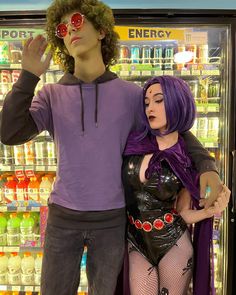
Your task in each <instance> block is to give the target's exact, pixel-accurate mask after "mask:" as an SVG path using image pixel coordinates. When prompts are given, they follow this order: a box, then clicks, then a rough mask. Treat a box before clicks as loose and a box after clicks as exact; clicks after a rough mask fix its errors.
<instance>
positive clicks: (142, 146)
mask: <svg viewBox="0 0 236 295" xmlns="http://www.w3.org/2000/svg"><path fill="white" fill-rule="evenodd" d="M143 107H144V117H143V119H144V124H145V131H144V132H143V133H136V134H134V133H133V134H131V135H130V137H129V140H128V143H127V146H126V150H125V158H124V164H123V182H124V187H125V195H126V202H127V210H128V217H129V226H128V242H129V278H130V281H129V283H130V292H131V294H132V295H141V294H142V295H157V294H158V295H159V294H161V295H168V294H169V295H183V294H187V290H188V288H189V283H190V280H191V278H192V273H193V258H194V294H199V295H200V294H201V295H204V294H206V295H209V294H210V284H209V282H210V267H209V258H210V246H211V230H212V217H213V215H214V214H216V213H219V212H221V211H223V210H224V209H225V208H226V206H227V204H228V201H229V195H230V191H229V190H228V188H227V187H226V186H222V192H221V193H220V194H219V196H218V199H217V201H215V203H214V204H213V205H212V206H211V207H210V208H208V209H206V208H204V209H201V208H200V207H199V198H200V192H199V183H198V182H199V177H198V175H197V173H196V170H195V169H194V166H193V164H192V162H191V159H190V157H189V156H188V154H187V152H186V147H185V143H184V140H183V138H182V137H181V133H183V132H185V131H187V130H189V129H190V128H191V127H192V125H193V123H194V120H195V116H196V108H195V102H194V98H193V96H192V94H191V91H190V89H189V87H188V85H187V83H186V82H184V81H183V80H181V79H179V78H175V77H172V76H160V77H154V78H152V79H150V80H148V81H147V83H146V84H145V86H144V101H143ZM191 208H194V209H198V210H194V209H191ZM192 223H196V225H195V227H194V232H195V237H194V244H195V245H196V252H195V255H194V256H193V246H192V242H191V237H190V232H189V229H188V226H187V224H192ZM199 245H200V246H201V252H199V251H197V248H198V246H199ZM202 262H203V263H204V265H205V267H204V268H203V264H202ZM198 282H199V284H198Z"/></svg>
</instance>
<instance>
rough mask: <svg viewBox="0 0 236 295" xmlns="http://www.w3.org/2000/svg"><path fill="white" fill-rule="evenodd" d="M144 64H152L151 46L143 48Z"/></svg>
mask: <svg viewBox="0 0 236 295" xmlns="http://www.w3.org/2000/svg"><path fill="white" fill-rule="evenodd" d="M142 63H143V64H150V63H151V46H149V45H143V47H142Z"/></svg>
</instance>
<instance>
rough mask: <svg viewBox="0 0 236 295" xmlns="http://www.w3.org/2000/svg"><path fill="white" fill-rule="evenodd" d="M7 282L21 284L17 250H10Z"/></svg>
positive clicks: (19, 259)
mask: <svg viewBox="0 0 236 295" xmlns="http://www.w3.org/2000/svg"><path fill="white" fill-rule="evenodd" d="M8 283H9V284H10V285H20V284H21V258H20V256H19V255H18V253H17V252H12V253H11V256H10V258H9V259H8Z"/></svg>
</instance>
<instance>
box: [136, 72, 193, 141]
mask: <svg viewBox="0 0 236 295" xmlns="http://www.w3.org/2000/svg"><path fill="white" fill-rule="evenodd" d="M156 83H158V84H160V85H161V88H162V92H163V96H164V104H165V110H166V120H167V130H166V131H165V132H164V133H160V131H159V130H158V129H151V127H150V125H149V122H148V120H147V117H146V114H145V103H144V99H143V112H142V113H143V122H144V125H145V127H146V133H148V131H150V132H151V133H152V134H153V135H155V136H161V135H165V134H169V133H171V132H174V131H178V132H179V133H183V132H185V131H188V130H189V129H191V127H192V126H193V123H194V120H195V117H196V106H195V101H194V98H193V95H192V93H191V90H190V88H189V86H188V84H187V83H186V82H185V81H184V80H183V79H180V78H177V77H173V76H157V77H153V78H151V79H149V80H148V81H147V82H146V83H145V85H144V87H143V97H144V98H145V96H146V92H147V89H148V88H149V87H150V86H151V85H153V84H156Z"/></svg>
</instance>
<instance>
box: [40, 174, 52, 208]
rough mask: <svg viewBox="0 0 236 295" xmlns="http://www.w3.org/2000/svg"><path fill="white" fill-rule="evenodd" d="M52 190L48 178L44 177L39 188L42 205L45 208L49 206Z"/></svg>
mask: <svg viewBox="0 0 236 295" xmlns="http://www.w3.org/2000/svg"><path fill="white" fill-rule="evenodd" d="M51 189H52V184H51V182H50V181H49V179H48V177H46V176H44V177H42V181H41V183H40V186H39V197H40V203H41V204H42V205H43V206H47V202H48V198H49V195H50V193H51Z"/></svg>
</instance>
